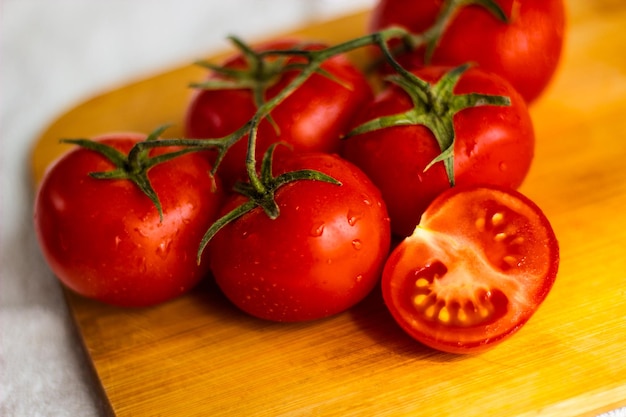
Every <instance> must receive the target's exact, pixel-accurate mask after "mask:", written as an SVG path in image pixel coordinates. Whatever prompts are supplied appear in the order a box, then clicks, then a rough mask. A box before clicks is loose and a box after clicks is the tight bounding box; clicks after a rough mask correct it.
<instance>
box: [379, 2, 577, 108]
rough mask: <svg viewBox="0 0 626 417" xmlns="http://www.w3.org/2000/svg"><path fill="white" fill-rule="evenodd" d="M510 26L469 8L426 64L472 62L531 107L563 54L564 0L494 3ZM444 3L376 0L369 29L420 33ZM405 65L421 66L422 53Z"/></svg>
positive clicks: (406, 58)
mask: <svg viewBox="0 0 626 417" xmlns="http://www.w3.org/2000/svg"><path fill="white" fill-rule="evenodd" d="M495 2H496V3H497V4H498V5H499V6H500V8H501V9H502V11H503V12H504V14H505V15H506V16H507V17H508V18H509V23H504V22H502V21H500V20H498V19H497V18H496V17H495V16H494V15H493V14H491V13H490V12H489V11H487V10H486V9H485V8H483V7H480V6H477V5H470V6H462V9H461V10H460V11H459V12H458V14H456V16H455V17H453V19H452V21H451V22H450V23H449V25H448V26H447V27H446V29H445V30H444V33H443V36H442V37H441V38H440V39H439V42H438V43H437V46H436V49H435V51H434V54H433V56H432V60H431V61H430V62H429V64H432V65H460V64H463V63H465V62H476V63H477V64H478V65H479V66H480V67H481V68H483V69H485V70H486V71H491V72H495V73H497V74H499V75H501V76H502V77H504V78H506V79H507V80H509V82H511V84H513V86H514V87H515V88H516V89H517V90H518V91H519V92H520V94H521V95H522V96H523V97H524V98H525V99H526V101H528V102H530V101H533V100H535V99H536V98H537V97H538V96H539V95H540V94H541V93H542V92H543V91H544V90H545V88H546V87H547V85H548V83H549V82H550V80H551V79H552V77H553V75H554V73H555V71H556V69H557V66H558V63H559V60H560V57H561V51H562V49H563V42H564V33H565V20H566V19H565V7H564V4H563V0H523V1H522V0H495ZM443 3H444V1H443V0H380V1H378V3H377V5H376V7H375V9H374V11H373V12H372V15H371V21H370V23H369V25H370V30H371V31H376V30H380V29H382V28H385V27H387V26H390V25H400V26H403V27H405V28H406V29H408V30H410V31H412V32H415V33H422V32H424V31H425V30H427V29H429V28H430V27H431V26H432V25H433V24H434V22H435V20H436V18H437V16H438V14H439V13H440V12H441V10H442V5H443ZM400 60H401V62H402V63H403V64H404V65H406V66H408V67H413V66H422V65H423V64H424V49H423V48H421V49H418V50H416V51H415V52H412V53H409V54H407V55H405V56H404V57H403V58H401V59H400Z"/></svg>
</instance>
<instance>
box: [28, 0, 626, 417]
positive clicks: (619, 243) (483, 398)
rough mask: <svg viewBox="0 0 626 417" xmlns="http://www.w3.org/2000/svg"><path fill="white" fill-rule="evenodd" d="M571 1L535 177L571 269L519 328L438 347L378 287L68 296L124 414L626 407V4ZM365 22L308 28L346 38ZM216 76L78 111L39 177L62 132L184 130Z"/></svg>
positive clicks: (477, 412) (48, 139)
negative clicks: (352, 295) (292, 312)
mask: <svg viewBox="0 0 626 417" xmlns="http://www.w3.org/2000/svg"><path fill="white" fill-rule="evenodd" d="M568 7H569V30H568V43H567V46H566V50H565V54H564V57H563V61H562V65H561V68H560V70H559V72H558V74H557V77H556V79H555V80H554V82H553V84H552V85H551V87H550V90H549V91H548V92H547V94H546V95H544V97H542V98H541V100H540V101H539V102H537V103H536V104H535V105H534V106H533V108H532V115H533V117H534V121H535V125H536V132H537V142H538V143H537V152H536V160H535V163H534V165H533V168H532V170H531V173H530V176H529V177H528V180H527V181H526V183H525V184H524V186H523V187H522V191H523V192H525V193H526V194H527V195H528V196H529V197H531V198H532V199H533V200H534V201H536V202H537V203H538V204H539V205H540V206H541V207H542V208H543V209H544V210H545V212H546V214H547V215H548V216H549V218H550V220H551V222H552V224H553V226H554V229H555V231H556V233H557V236H558V237H559V240H560V244H561V253H562V261H561V268H560V272H559V276H558V278H557V281H556V284H555V286H554V288H553V291H552V292H551V293H550V295H549V296H548V298H547V300H546V301H545V303H544V304H543V305H542V307H541V308H540V310H539V311H538V312H537V313H536V315H535V316H534V317H533V318H532V319H531V320H530V322H529V323H528V324H527V325H526V326H525V327H524V328H523V329H522V330H521V331H520V332H519V333H518V334H517V335H516V336H514V337H513V338H512V339H510V340H508V341H507V342H505V343H503V344H502V345H500V346H499V347H497V348H495V349H493V350H491V351H489V352H486V353H483V354H480V355H476V356H467V357H463V356H454V355H450V354H444V353H437V352H435V351H432V350H429V349H427V348H425V347H423V346H421V345H419V344H418V343H416V342H413V341H412V340H411V339H409V338H408V337H407V336H405V335H404V334H403V333H402V332H401V331H400V330H399V329H398V327H397V326H396V325H395V324H394V322H393V320H392V319H391V317H390V315H389V314H388V313H387V312H386V310H385V308H384V306H383V304H382V300H381V297H380V294H379V292H378V291H374V293H372V295H371V296H370V297H369V298H368V299H366V300H365V301H364V302H363V303H361V304H360V305H358V306H357V307H355V308H353V309H352V310H350V311H348V312H346V313H344V314H341V315H338V316H336V317H332V318H330V319H326V320H323V321H318V322H313V323H304V324H276V323H269V322H264V321H260V320H256V319H254V318H251V317H248V316H246V315H245V314H243V313H241V312H239V311H238V310H237V309H235V308H234V307H232V306H231V305H230V304H229V303H228V302H227V301H226V300H225V299H224V298H223V297H222V296H221V295H220V294H219V293H218V292H217V289H216V287H215V286H213V285H211V284H208V283H207V284H204V285H203V286H202V287H200V288H198V289H197V290H196V291H194V292H193V293H191V294H189V295H187V296H185V297H182V298H180V299H178V300H175V301H173V302H170V303H168V304H165V305H161V306H158V307H154V308H148V309H142V310H124V309H118V308H113V307H108V306H104V305H101V304H98V303H95V302H91V301H88V300H84V299H82V298H80V297H77V296H74V295H72V294H68V302H69V306H70V309H71V311H72V313H73V315H74V317H75V319H76V322H77V325H78V329H79V331H80V333H81V334H82V336H83V339H84V343H85V346H86V348H87V351H88V354H89V356H90V358H91V359H92V361H93V366H94V369H95V371H96V373H97V376H98V378H99V380H100V381H101V384H102V387H103V390H104V394H105V395H106V397H107V398H108V400H109V402H110V405H111V412H112V414H115V415H116V416H156V415H163V416H185V417H188V416H312V415H314V416H349V415H353V416H403V415H408V416H537V415H541V416H555V417H556V416H558V417H562V416H593V415H596V414H598V413H600V412H602V411H607V410H610V409H612V408H616V407H618V406H622V405H626V348H625V347H626V161H625V158H626V54H625V53H624V52H625V50H624V48H625V47H624V45H626V3H624V2H623V1H622V0H593V1H591V0H570V1H569V2H568ZM364 21H365V15H364V14H359V15H356V16H352V17H348V18H347V19H343V20H340V21H335V22H329V23H328V24H325V25H321V26H314V27H310V28H307V29H305V30H304V33H305V34H307V35H311V36H314V37H318V38H325V39H328V40H331V41H337V40H341V39H345V38H347V37H353V36H354V35H356V34H360V33H362V30H363V25H364ZM203 74H204V73H203V71H202V70H198V69H197V68H193V67H191V66H190V67H187V66H185V67H183V68H179V69H175V70H173V71H169V72H166V73H164V74H161V75H157V76H156V77H154V78H150V79H147V80H145V81H142V82H139V83H133V84H131V85H128V86H124V87H123V88H121V89H119V90H116V91H113V92H110V93H106V94H104V95H101V96H99V97H96V98H94V99H93V100H91V101H88V102H86V103H83V104H81V105H80V106H78V107H77V108H74V109H72V110H71V111H69V112H68V113H66V114H65V115H63V116H62V117H61V118H60V119H58V120H57V121H56V122H55V123H54V124H53V125H51V126H50V128H49V130H48V131H46V132H45V133H44V134H43V135H42V137H41V140H40V141H39V142H38V143H37V145H36V147H35V148H34V153H33V160H34V165H33V168H34V177H35V179H37V178H39V177H40V175H41V172H42V171H43V168H44V167H45V166H46V165H47V164H48V163H49V162H50V160H51V158H52V157H53V156H55V155H56V154H58V153H59V152H60V149H61V148H60V147H59V146H58V145H57V144H56V142H57V139H58V138H59V137H68V136H69V137H75V136H90V135H93V134H97V133H102V132H104V131H110V130H127V129H131V130H140V131H144V132H146V131H149V130H151V129H153V128H154V127H155V126H157V125H159V124H161V123H163V122H175V123H179V126H178V129H179V128H180V122H181V116H182V112H183V109H184V104H185V102H186V100H187V97H188V94H189V91H188V90H187V89H186V88H185V85H186V83H187V82H188V81H190V80H197V79H199V78H201V77H202V76H203ZM178 129H176V128H175V129H172V130H171V131H170V134H171V135H176V134H178V133H180V131H179V130H178Z"/></svg>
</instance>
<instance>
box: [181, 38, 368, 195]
mask: <svg viewBox="0 0 626 417" xmlns="http://www.w3.org/2000/svg"><path fill="white" fill-rule="evenodd" d="M301 45H302V44H301V42H300V41H299V40H293V39H283V40H276V41H272V42H268V43H264V44H262V45H259V46H258V47H257V48H256V49H257V50H259V51H263V50H276V49H278V50H283V49H292V48H294V47H295V46H298V47H302V46H301ZM320 48H322V45H321V44H309V45H308V46H306V48H305V49H309V50H314V49H320ZM298 60H301V59H298V58H291V62H298ZM225 65H226V66H227V67H229V68H245V65H246V64H245V61H244V60H243V58H242V57H241V56H240V55H237V56H233V57H231V58H230V59H229V60H227V61H226V63H225ZM321 68H322V69H323V70H325V71H326V72H328V73H329V74H331V75H332V77H335V79H330V78H329V77H327V76H324V75H320V74H317V73H316V74H313V75H311V76H310V77H309V78H308V79H307V80H306V81H305V82H304V83H303V84H302V85H301V86H299V87H298V88H297V89H296V90H295V91H294V92H293V93H292V94H291V95H290V96H289V97H287V98H286V99H285V100H284V101H283V102H282V103H280V104H279V105H278V106H276V108H274V109H273V110H272V112H271V117H272V119H273V121H274V122H275V123H276V126H277V127H278V130H277V129H276V127H275V126H272V125H271V124H270V123H269V122H268V121H267V120H264V121H263V122H262V123H261V125H260V127H259V131H258V137H257V145H256V151H257V152H256V155H257V161H260V160H261V156H262V155H263V153H264V152H265V151H266V150H267V148H268V147H269V145H270V144H272V143H274V142H277V141H282V142H286V143H288V144H290V145H291V146H292V147H293V149H294V150H296V151H317V152H327V153H332V152H337V151H338V149H339V146H340V145H339V142H340V137H341V136H342V135H343V134H345V133H346V132H347V129H349V127H350V123H351V122H352V118H353V116H354V115H355V113H356V112H357V111H358V110H359V109H360V108H361V106H362V105H363V103H365V102H367V101H369V100H370V99H371V97H372V94H373V92H372V88H371V86H370V85H369V83H368V80H367V78H366V77H365V75H364V74H363V73H362V72H361V71H360V70H359V69H357V68H356V67H355V66H354V65H353V64H352V63H351V62H350V61H349V60H348V58H347V57H346V56H345V55H337V56H334V57H332V58H330V59H328V60H327V61H325V62H324V63H323V64H322V65H321ZM298 73H299V72H298V71H294V70H292V71H289V72H287V73H284V74H283V75H281V76H280V78H279V80H278V81H277V82H276V83H275V84H274V85H272V86H271V87H270V88H269V89H268V90H267V91H266V100H269V99H271V98H273V97H274V96H276V94H278V93H279V92H280V91H282V90H283V89H284V88H285V87H286V86H287V85H288V84H289V83H290V82H291V81H292V80H293V79H294V78H295V76H296V75H297V74H298ZM211 78H219V77H218V76H217V75H215V74H213V75H211ZM256 110H257V108H256V106H255V104H254V101H253V94H252V91H251V90H249V89H224V90H202V89H198V90H196V92H195V93H194V95H193V96H192V98H191V101H190V103H189V105H188V108H187V110H186V116H185V118H186V120H185V134H186V136H187V137H190V138H220V137H223V136H226V135H228V134H230V133H232V132H234V131H236V130H237V129H239V128H240V127H242V126H243V125H244V124H246V123H247V122H248V121H249V120H250V119H251V118H252V117H253V115H254V114H255V112H256ZM281 151H282V149H280V148H279V149H278V152H281ZM246 152H247V136H246V137H244V138H242V139H241V140H239V142H238V143H236V144H235V145H234V146H233V147H231V148H230V149H229V150H228V153H227V154H226V157H225V158H224V159H223V160H222V162H221V164H220V167H219V169H218V174H219V175H220V177H221V178H222V179H223V180H224V184H225V185H228V186H230V185H231V184H233V183H234V182H235V180H238V179H247V175H246V171H245V167H244V162H245V157H246Z"/></svg>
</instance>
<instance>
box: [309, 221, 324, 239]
mask: <svg viewBox="0 0 626 417" xmlns="http://www.w3.org/2000/svg"><path fill="white" fill-rule="evenodd" d="M325 226H326V225H325V224H324V223H319V224H315V225H313V228H312V229H311V236H313V237H320V236H322V233H324V227H325Z"/></svg>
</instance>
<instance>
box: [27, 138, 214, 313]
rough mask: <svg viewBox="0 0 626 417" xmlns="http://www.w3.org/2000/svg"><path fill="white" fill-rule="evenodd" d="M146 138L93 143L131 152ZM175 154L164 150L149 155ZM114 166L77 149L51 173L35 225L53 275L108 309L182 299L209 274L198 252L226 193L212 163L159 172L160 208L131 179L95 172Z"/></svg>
mask: <svg viewBox="0 0 626 417" xmlns="http://www.w3.org/2000/svg"><path fill="white" fill-rule="evenodd" d="M144 138H145V136H144V135H139V134H134V133H129V134H112V135H104V136H101V137H98V138H95V139H94V141H96V142H102V143H104V144H108V145H111V146H113V147H114V148H115V149H117V150H119V151H122V152H123V153H124V152H126V153H128V152H129V150H130V148H131V147H132V146H133V145H134V144H135V143H137V142H139V141H141V140H143V139H144ZM167 151H172V148H159V149H154V150H152V151H150V152H151V153H150V155H158V154H163V153H165V152H167ZM113 167H114V165H113V164H112V162H111V161H110V160H108V159H106V158H105V157H104V156H103V155H101V154H100V153H98V152H95V151H93V150H89V149H85V148H82V147H78V148H76V149H74V150H72V151H70V152H69V153H68V154H66V155H65V156H63V157H62V158H60V159H59V160H58V161H57V162H56V163H54V164H53V165H52V166H51V167H50V168H49V169H48V171H47V173H46V174H45V176H44V178H43V180H42V183H41V185H40V187H39V190H38V193H37V198H36V202H35V213H34V220H35V227H36V232H37V237H38V239H39V244H40V247H41V250H42V252H43V255H44V257H45V259H46V261H47V262H48V264H49V266H50V268H51V269H52V272H54V274H55V275H56V276H57V277H58V279H59V280H60V281H61V282H62V283H63V284H65V285H66V286H67V287H68V288H70V289H71V290H73V291H74V292H76V293H78V294H80V295H83V296H85V297H88V298H92V299H96V300H99V301H102V302H105V303H108V304H113V305H118V306H125V307H140V306H148V305H153V304H157V303H160V302H163V301H166V300H169V299H171V298H173V297H176V296H178V295H181V294H183V293H185V292H187V291H188V290H190V289H191V288H192V287H193V286H195V285H196V283H198V282H199V281H200V279H202V278H203V277H205V276H206V275H207V274H208V269H209V263H208V261H205V262H202V263H201V264H200V265H198V264H197V262H196V253H197V251H198V247H199V244H200V241H201V238H202V236H203V234H204V232H205V231H206V230H207V229H208V228H209V227H210V225H211V224H212V222H213V221H214V219H215V218H216V216H217V212H218V210H219V206H220V204H221V201H222V192H221V191H220V189H219V188H217V189H216V188H215V184H214V183H213V182H212V181H211V178H210V177H209V175H208V172H209V171H210V169H211V166H210V164H209V163H208V161H207V160H206V157H204V156H201V155H200V154H187V155H183V156H179V157H177V158H175V159H172V160H169V161H167V162H163V163H161V164H157V165H155V166H153V167H152V168H151V169H150V170H149V171H148V178H149V180H150V182H151V184H152V187H153V189H154V191H155V192H156V194H157V196H158V198H159V200H160V202H161V206H162V212H163V221H161V220H160V216H159V212H158V210H157V208H156V206H155V204H154V203H153V202H152V201H151V200H150V198H148V197H147V196H146V195H145V194H144V193H143V192H142V191H140V189H139V188H138V187H137V186H136V185H135V184H134V183H132V182H131V181H129V180H122V179H115V180H114V179H96V178H92V177H91V176H90V175H88V174H89V173H92V172H104V171H111V170H112V169H113Z"/></svg>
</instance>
